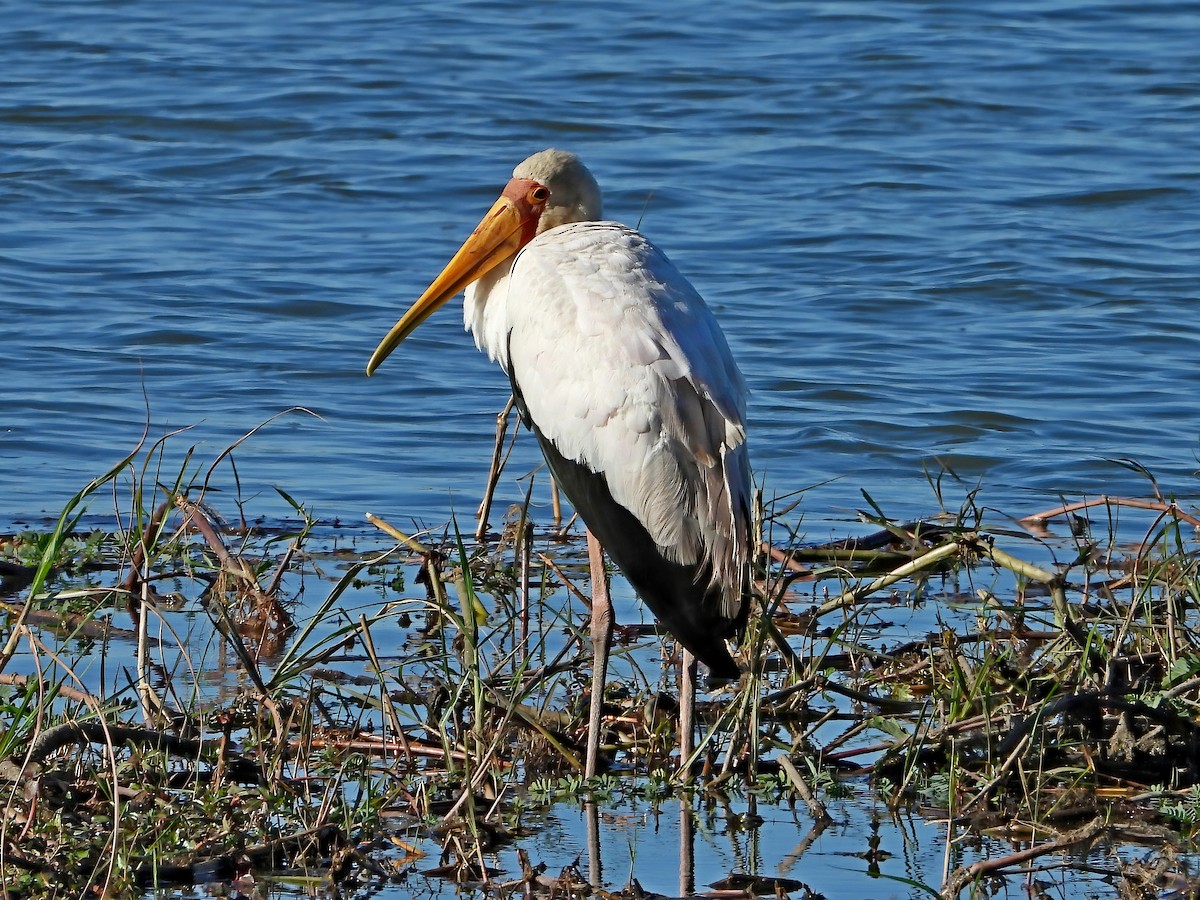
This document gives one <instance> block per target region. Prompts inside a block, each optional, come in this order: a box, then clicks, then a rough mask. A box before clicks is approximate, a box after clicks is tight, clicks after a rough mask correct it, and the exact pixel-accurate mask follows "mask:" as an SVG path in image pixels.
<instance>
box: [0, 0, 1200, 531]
mask: <svg viewBox="0 0 1200 900" xmlns="http://www.w3.org/2000/svg"><path fill="white" fill-rule="evenodd" d="M963 6H964V8H962V9H955V8H953V7H948V6H945V5H941V4H935V3H862V4H836V3H834V4H818V5H813V6H808V7H804V8H803V9H800V8H793V7H792V6H790V5H787V4H782V5H780V4H772V3H751V4H738V5H736V6H733V7H730V6H729V5H719V4H708V3H699V2H696V3H686V4H678V5H676V6H675V7H673V8H672V10H671V11H669V12H668V11H657V10H656V9H654V8H652V5H646V4H635V3H620V2H616V3H612V2H610V3H605V4H586V3H585V4H582V5H581V4H543V5H539V6H537V7H536V8H532V9H525V10H524V11H522V12H521V14H520V15H513V14H512V13H511V12H510V11H506V10H504V9H501V8H497V6H496V5H494V4H484V3H452V4H446V3H436V4H434V3H428V4H407V5H403V6H400V5H398V6H396V7H395V8H388V7H384V6H377V5H374V4H364V3H343V2H337V3H332V2H330V3H308V4H303V5H301V6H299V7H295V8H294V7H292V6H285V5H277V4H271V3H230V4H196V5H192V4H172V5H171V6H170V7H169V8H168V7H165V6H163V5H161V4H154V3H149V2H128V3H69V2H68V3H58V4H46V5H36V4H16V5H9V6H8V8H6V10H5V20H6V23H7V24H6V27H5V29H4V31H3V34H0V52H2V53H3V58H4V59H5V61H6V63H5V72H4V76H3V77H4V81H5V88H4V90H3V92H2V93H0V133H2V134H3V135H4V141H3V144H4V147H5V150H4V152H3V155H2V157H0V159H2V168H3V173H2V174H3V180H2V181H0V309H2V312H3V318H4V326H3V335H4V337H3V347H4V350H5V352H4V355H3V363H2V364H0V365H2V368H0V374H2V375H3V379H2V382H0V383H2V385H3V387H2V388H0V409H2V419H0V518H2V519H4V520H15V519H21V518H22V517H31V516H37V515H39V514H43V513H50V514H53V513H56V512H57V511H58V509H59V508H60V507H61V505H62V504H63V503H64V502H65V501H66V499H67V498H69V497H70V496H71V494H73V493H74V492H75V490H77V489H78V488H79V487H81V486H82V485H83V484H84V483H85V482H86V481H87V480H88V479H89V478H90V477H91V476H93V475H95V474H98V473H99V472H100V471H102V470H103V469H104V468H106V467H107V465H109V464H110V463H112V462H114V461H115V460H117V459H119V458H120V457H121V456H123V455H124V453H125V452H127V451H128V450H129V449H130V448H132V446H133V445H134V443H135V441H136V439H137V437H138V436H139V435H140V433H141V430H142V427H143V424H144V422H145V421H146V420H147V418H148V420H149V422H150V430H151V435H152V436H157V435H161V434H162V433H163V432H164V431H165V430H167V429H171V428H176V427H180V426H189V425H195V426H197V427H196V428H195V429H194V430H193V431H192V432H190V433H189V434H188V435H187V436H186V437H183V438H180V439H177V440H176V441H175V445H176V446H178V447H179V452H180V453H182V450H183V449H185V448H186V446H187V445H190V444H191V443H200V444H201V446H200V449H199V451H198V452H199V455H198V458H203V459H211V458H213V457H215V456H216V454H217V453H218V452H219V451H220V450H221V449H223V448H224V447H225V446H226V445H227V444H228V443H230V442H232V441H233V440H234V439H236V438H237V437H238V436H240V435H241V434H242V433H243V432H245V431H247V430H249V429H250V428H252V427H254V426H255V425H257V424H259V423H260V422H262V421H264V420H266V419H267V418H269V417H270V416H272V415H274V414H276V413H278V412H280V411H281V410H284V409H287V408H289V407H293V406H303V407H307V408H308V409H310V410H313V411H314V412H316V413H318V414H319V415H320V416H321V417H322V418H321V419H320V420H318V419H314V418H312V417H309V416H305V415H301V414H292V415H289V416H286V417H284V418H283V419H282V420H280V421H278V422H276V423H274V424H272V425H271V426H269V427H268V428H266V429H265V430H264V431H263V432H261V433H260V434H259V435H257V436H256V437H255V438H253V439H252V440H251V441H249V442H248V443H247V444H246V445H245V446H244V447H243V448H242V449H241V451H240V452H239V453H238V454H237V457H236V458H237V460H238V463H239V476H240V477H241V479H242V482H243V487H244V488H245V489H246V490H247V492H248V494H249V495H250V496H257V495H260V494H261V497H262V499H261V501H260V502H261V504H263V506H262V507H261V508H262V510H263V512H264V514H269V513H270V512H272V511H273V510H274V509H275V508H276V507H275V506H274V505H273V504H277V503H278V505H279V506H280V507H282V504H281V503H279V501H277V500H276V499H275V498H274V495H273V492H270V491H269V490H268V488H269V486H270V485H272V484H277V485H280V486H282V487H284V488H285V489H286V490H288V491H289V492H291V493H292V494H294V495H295V496H297V497H298V498H300V499H303V500H305V501H306V502H308V503H310V504H311V505H312V506H313V507H315V509H316V512H317V513H318V514H319V515H322V516H324V517H330V518H332V517H339V518H343V519H351V520H356V519H358V517H359V516H360V515H361V513H362V512H363V511H365V510H367V509H371V510H374V511H376V512H380V511H383V512H389V513H392V514H396V515H400V516H406V517H412V518H416V519H419V520H421V521H435V522H441V521H444V520H445V519H446V518H447V517H448V514H449V509H450V507H451V505H452V503H455V504H456V507H458V508H463V507H471V508H473V506H474V503H475V500H476V498H477V495H478V492H479V484H480V482H481V480H482V477H483V473H484V471H485V470H486V465H487V458H488V455H489V452H490V442H491V439H492V430H493V428H492V426H493V419H492V416H493V414H494V412H495V411H496V410H498V409H499V407H500V406H501V405H502V404H503V402H504V399H505V397H506V393H507V386H506V383H505V380H504V379H503V377H502V376H501V375H500V374H499V373H498V372H496V371H494V370H493V368H492V367H491V365H490V364H489V363H487V361H486V360H485V359H483V358H482V357H480V356H479V355H478V354H477V353H476V352H475V350H474V348H473V346H472V345H471V342H470V340H469V338H468V337H467V336H465V335H463V334H462V333H461V324H460V321H459V318H458V311H457V310H458V305H457V304H454V306H453V308H448V309H447V310H445V311H443V313H442V314H441V315H440V316H438V317H437V318H436V319H435V320H434V321H432V322H430V323H429V324H427V325H426V326H425V327H424V328H423V329H422V331H421V332H420V333H419V336H418V338H419V339H418V340H414V341H412V342H410V343H409V344H408V345H406V346H405V347H404V348H403V349H402V352H401V353H400V354H398V355H397V356H396V357H394V358H393V359H392V360H389V362H388V364H387V365H386V366H385V368H384V369H383V370H382V373H381V374H380V375H379V376H377V377H376V378H374V379H372V380H367V379H366V378H364V377H363V374H362V369H363V365H364V362H365V360H366V357H367V355H368V354H369V353H370V351H371V349H372V348H373V347H374V345H375V343H376V341H377V339H378V338H379V337H380V336H381V335H382V334H383V333H384V331H385V330H386V328H387V327H388V326H389V325H390V324H391V323H392V321H393V320H394V318H395V317H396V315H397V314H398V313H399V312H400V311H401V310H402V309H403V308H404V307H405V306H406V305H407V303H408V302H409V301H410V300H411V299H412V298H413V297H415V295H416V294H417V293H418V292H419V291H420V290H421V289H422V288H423V287H424V285H425V284H426V283H427V281H428V280H429V279H430V278H432V276H433V275H434V274H436V272H437V271H438V269H439V268H440V267H441V264H442V263H443V262H444V261H445V259H446V258H447V257H448V255H449V254H450V253H451V252H452V251H453V250H454V248H455V247H456V246H457V242H458V240H459V239H460V238H461V237H463V236H464V235H465V234H466V232H467V231H469V230H470V228H471V227H472V226H473V225H474V223H475V222H476V221H477V219H478V216H479V215H480V214H481V212H482V211H483V210H484V209H485V208H486V207H487V205H488V204H489V203H490V202H491V200H492V199H493V197H494V195H495V194H496V192H497V191H498V190H499V187H500V186H501V185H502V184H503V183H504V181H505V180H506V178H507V176H508V174H509V172H510V170H511V167H512V166H513V165H514V164H515V163H516V162H517V161H518V160H520V159H521V158H523V157H524V156H525V155H526V154H527V153H528V152H530V151H531V150H535V149H538V148H541V147H543V146H547V145H559V146H564V147H568V148H571V149H573V150H576V151H577V152H579V153H580V154H581V155H582V156H583V157H584V159H585V160H586V161H587V162H588V163H589V164H590V166H591V167H592V168H593V170H594V171H595V172H596V174H597V175H598V177H599V179H600V181H601V183H602V185H603V186H604V187H605V189H606V194H607V211H608V213H609V214H610V215H612V216H614V217H616V218H620V219H624V220H626V221H629V222H637V221H638V220H639V219H640V220H641V223H642V227H643V230H644V231H646V232H647V233H648V234H649V235H650V236H651V237H652V238H653V239H654V240H655V241H656V242H658V243H659V244H660V245H661V246H662V247H663V248H665V249H666V251H667V252H668V253H669V254H670V255H671V256H672V258H673V259H674V260H675V262H676V263H677V265H679V267H680V268H681V269H683V270H684V272H686V273H687V274H688V276H689V277H690V278H691V279H692V281H693V282H694V283H695V284H696V285H697V286H698V287H699V288H700V290H701V292H702V293H703V294H704V295H705V296H706V297H707V298H708V299H709V301H710V303H711V304H712V305H713V306H714V307H715V308H716V310H717V312H718V314H719V317H720V319H721V321H722V323H723V324H724V327H725V329H726V331H727V332H728V334H729V337H730V340H731V343H732V344H733V346H734V348H735V351H736V352H737V355H738V357H739V359H740V361H741V365H742V368H743V369H744V370H745V373H746V376H747V378H748V380H749V382H750V384H751V387H752V388H753V390H754V399H753V403H752V407H751V412H750V420H751V429H752V431H751V436H752V441H753V451H754V464H755V469H756V471H757V472H758V473H759V476H760V478H761V479H762V480H763V481H764V483H765V484H766V486H767V489H768V492H769V493H783V492H788V491H792V490H795V489H798V488H801V487H805V486H808V485H811V484H818V483H824V482H827V481H828V480H829V479H835V481H834V482H833V483H832V484H825V485H823V486H822V487H820V488H817V489H815V490H813V491H811V492H810V493H809V494H808V495H807V497H806V499H805V503H804V509H805V510H806V512H807V514H808V515H809V516H811V517H813V518H814V520H818V521H819V520H820V519H821V518H822V517H824V516H826V515H833V516H834V517H835V518H836V517H837V516H838V515H840V514H842V513H845V512H847V511H850V510H853V509H855V508H858V507H861V506H862V505H863V502H862V499H861V497H860V494H859V491H860V489H865V490H867V491H868V492H869V493H871V495H872V496H873V497H875V499H876V500H877V501H879V502H880V503H881V504H882V505H883V506H884V508H885V509H886V510H887V511H889V512H892V513H893V514H895V515H897V516H903V515H908V514H913V513H918V512H924V511H928V510H930V509H931V508H933V507H934V506H935V504H934V501H933V496H932V492H931V491H930V490H929V489H928V487H927V486H926V482H925V476H924V474H923V471H922V470H923V467H926V468H934V469H936V467H937V465H938V463H937V462H936V461H937V460H943V461H945V462H946V463H947V464H949V465H951V466H952V467H953V468H954V471H956V472H957V473H958V474H959V475H960V476H961V477H962V478H963V479H965V481H966V482H967V483H968V484H972V485H973V484H974V483H975V482H979V483H981V484H982V485H983V488H984V491H983V497H984V498H985V500H986V501H987V502H990V503H991V504H993V505H995V506H998V507H1001V508H1003V509H1005V510H1007V511H1011V512H1028V511H1032V509H1033V508H1035V507H1038V506H1041V505H1045V503H1046V502H1047V500H1050V501H1052V500H1053V499H1054V498H1055V497H1057V496H1058V495H1059V494H1066V495H1071V496H1075V495H1081V494H1095V493H1102V492H1103V493H1135V492H1136V493H1139V494H1144V493H1145V492H1146V489H1147V488H1146V485H1145V482H1144V481H1143V480H1142V479H1141V478H1140V477H1139V476H1137V475H1134V474H1133V473H1131V472H1129V471H1128V470H1126V469H1124V468H1122V467H1120V466H1119V465H1115V464H1113V463H1111V462H1108V461H1106V460H1108V459H1112V458H1133V459H1136V460H1138V461H1139V462H1141V463H1142V464H1144V465H1145V466H1147V467H1148V468H1149V469H1150V470H1152V471H1153V472H1154V473H1155V474H1156V475H1157V476H1158V478H1159V479H1160V481H1162V483H1163V485H1164V487H1165V488H1166V489H1167V490H1169V491H1171V492H1175V493H1178V494H1180V495H1181V496H1184V497H1194V496H1195V495H1196V494H1197V493H1198V492H1197V490H1196V482H1195V478H1194V471H1195V469H1196V456H1197V449H1198V447H1197V437H1198V435H1200V401H1198V399H1197V398H1198V395H1200V392H1198V390H1197V388H1198V387H1200V365H1198V364H1197V362H1198V359H1200V327H1197V325H1196V324H1195V317H1194V315H1193V310H1194V309H1195V308H1196V307H1195V301H1196V297H1197V293H1198V289H1197V281H1198V279H1197V274H1198V271H1200V262H1198V257H1200V213H1198V210H1200V197H1198V189H1200V127H1198V126H1197V121H1198V119H1197V114H1198V113H1200V79H1198V75H1197V73H1198V72H1200V9H1198V7H1197V6H1196V5H1195V4H1179V3H1161V4H1136V5H1121V4H1112V3H1074V2H1060V3H1042V2H1037V3H1011V4H964V5H963ZM537 459H538V457H537V455H536V449H535V448H534V447H533V446H532V442H531V441H528V440H526V441H524V442H522V446H521V447H519V448H518V457H517V463H516V464H514V467H513V469H512V470H511V471H512V472H513V473H514V479H515V476H516V474H523V473H524V472H526V471H528V470H529V469H531V468H533V467H534V466H535V465H536V463H537ZM505 490H506V491H507V492H508V493H509V494H511V495H512V496H519V495H520V492H521V489H520V487H519V486H518V485H517V484H516V483H515V480H514V481H506V483H505ZM264 492H265V493H264ZM454 498H457V499H456V501H455V500H454Z"/></svg>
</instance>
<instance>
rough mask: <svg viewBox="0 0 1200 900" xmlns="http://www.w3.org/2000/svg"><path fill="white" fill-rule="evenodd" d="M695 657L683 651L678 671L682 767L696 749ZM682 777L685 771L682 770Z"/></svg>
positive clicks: (688, 651) (680, 760) (680, 761)
mask: <svg viewBox="0 0 1200 900" xmlns="http://www.w3.org/2000/svg"><path fill="white" fill-rule="evenodd" d="M695 734H696V657H694V656H692V652H691V651H690V650H684V651H683V669H682V671H681V672H680V673H679V765H680V768H681V769H682V768H683V766H685V765H686V764H687V760H688V757H690V756H691V755H692V751H693V750H695V749H696V747H695V743H694V741H693V738H694V737H695ZM683 774H684V777H686V776H687V772H686V771H684V772H683Z"/></svg>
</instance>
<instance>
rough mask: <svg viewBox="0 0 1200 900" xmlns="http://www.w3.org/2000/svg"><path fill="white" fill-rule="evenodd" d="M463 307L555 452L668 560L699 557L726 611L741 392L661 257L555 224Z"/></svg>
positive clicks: (600, 229) (738, 498) (685, 287)
mask: <svg viewBox="0 0 1200 900" xmlns="http://www.w3.org/2000/svg"><path fill="white" fill-rule="evenodd" d="M464 315H465V319H466V324H467V327H468V328H470V329H471V331H472V332H473V333H474V335H475V340H476V343H477V344H478V345H479V346H480V347H481V348H482V349H484V350H486V351H487V353H488V354H489V355H490V356H491V357H492V358H493V359H495V360H496V361H497V362H499V363H500V365H501V366H503V367H504V368H505V369H506V370H509V371H510V372H511V374H512V375H513V376H514V378H515V380H516V382H517V383H518V384H519V385H520V387H521V392H522V394H523V396H524V401H525V405H526V407H527V409H528V411H529V414H530V416H531V417H532V419H533V421H534V422H535V423H536V424H537V426H538V428H539V429H541V431H542V433H543V434H544V435H545V436H546V437H547V438H548V439H550V440H551V441H552V442H553V443H554V445H555V446H556V447H557V448H558V450H559V452H560V453H562V454H563V456H565V457H567V458H568V459H572V460H574V461H576V462H580V463H582V464H584V465H586V466H587V467H588V468H590V469H591V470H592V471H595V472H599V473H602V474H603V475H604V476H605V479H606V481H607V483H608V486H609V490H610V492H611V493H612V496H613V498H614V499H615V500H616V501H617V502H618V503H620V504H621V505H622V506H624V507H625V508H626V509H628V510H629V511H630V512H632V513H633V514H634V515H635V516H636V517H637V518H638V520H639V521H640V522H641V523H642V524H643V525H644V526H645V528H646V530H647V531H648V532H649V533H650V535H651V536H652V537H653V538H654V540H655V542H656V543H657V544H658V546H659V549H660V550H661V551H662V552H663V554H664V555H665V556H666V557H667V558H668V559H670V560H672V561H675V562H680V563H685V564H694V563H697V562H699V561H701V560H703V559H708V560H710V561H711V563H712V565H713V580H714V582H715V583H718V584H720V585H721V586H722V587H723V588H724V589H725V590H726V591H728V592H729V593H728V595H727V596H726V604H725V605H726V608H727V609H728V610H731V611H732V610H736V609H737V608H738V604H740V590H741V584H742V581H743V577H744V576H743V573H744V569H745V566H746V563H747V559H746V554H747V546H748V535H749V521H748V518H749V516H748V509H749V506H750V476H749V466H748V462H747V455H746V446H745V440H746V433H745V411H746V410H745V405H746V401H745V397H746V387H745V383H744V382H743V380H742V376H741V373H740V372H739V371H738V369H737V365H736V364H735V363H734V360H733V355H732V353H731V352H730V350H729V346H728V344H727V343H726V341H725V337H724V335H723V334H722V332H721V330H720V328H719V326H718V325H717V323H716V320H715V319H714V318H713V316H712V313H711V312H710V311H709V309H708V307H707V306H706V305H705V304H704V301H703V300H702V299H701V298H700V295H699V294H698V293H697V292H696V290H695V289H694V288H693V287H692V286H691V284H689V283H688V281H687V280H686V279H685V278H684V277H683V276H682V275H681V274H680V273H679V271H678V270H677V269H676V268H675V267H674V266H673V265H672V264H671V262H670V261H669V260H668V259H667V258H666V257H665V256H664V255H663V254H662V253H661V252H660V251H659V250H657V249H656V248H655V247H654V246H653V245H652V244H651V243H650V242H649V241H647V240H646V239H645V238H644V237H642V236H641V235H640V234H638V233H637V232H635V231H632V230H630V229H628V228H626V227H624V226H622V225H618V224H616V223H613V222H583V223H577V224H572V225H564V226H561V227H559V228H555V229H553V230H551V231H547V232H545V233H543V234H541V235H539V236H538V237H537V238H535V239H534V240H533V241H531V242H530V243H529V244H528V245H527V246H526V247H525V249H524V250H522V251H521V253H520V254H519V255H518V256H517V258H516V260H515V262H514V263H513V266H512V269H511V270H510V271H508V272H501V273H498V274H496V275H493V276H492V277H489V278H486V279H484V280H483V281H481V282H479V283H478V284H477V285H475V286H473V289H468V292H467V301H466V305H465V307H464Z"/></svg>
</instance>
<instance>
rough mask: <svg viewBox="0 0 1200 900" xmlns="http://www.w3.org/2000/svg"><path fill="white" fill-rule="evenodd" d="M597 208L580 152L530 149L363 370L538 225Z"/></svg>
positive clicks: (582, 218) (553, 224) (591, 214)
mask: <svg viewBox="0 0 1200 900" xmlns="http://www.w3.org/2000/svg"><path fill="white" fill-rule="evenodd" d="M600 211H601V202H600V187H599V185H597V184H596V179H595V178H593V177H592V173H591V172H589V171H588V170H587V167H586V166H584V164H583V163H581V162H580V161H579V157H577V156H576V155H575V154H573V153H567V152H566V151H565V150H553V149H551V150H543V151H541V152H540V153H535V154H533V156H531V157H529V158H528V159H526V160H525V161H524V162H522V163H521V164H520V165H518V166H517V167H516V169H514V170H513V177H512V179H511V180H510V181H509V182H508V184H507V185H505V187H504V190H503V192H501V194H500V199H499V200H497V201H496V202H495V203H494V204H493V205H492V208H491V209H489V210H488V212H487V214H486V215H485V216H484V217H483V221H481V222H480V223H479V224H478V225H477V226H476V227H475V230H474V231H473V232H471V236H470V237H468V238H467V240H466V241H465V242H464V243H463V245H462V247H460V248H459V250H458V252H457V253H455V254H454V256H453V258H452V259H451V260H450V262H449V263H447V264H446V267H445V268H444V269H443V270H442V273H441V274H440V275H438V277H437V278H435V279H434V280H433V283H432V284H430V285H429V287H428V288H426V289H425V293H423V294H422V295H421V296H420V297H418V298H417V300H416V302H415V303H413V305H412V306H411V307H409V309H408V312H406V313H405V314H404V315H403V316H401V317H400V321H398V322H397V323H396V324H395V325H393V326H392V330H391V331H389V332H388V333H387V335H386V336H385V337H384V339H383V340H382V341H380V342H379V346H378V347H376V348H375V352H374V353H373V354H371V359H370V362H368V363H367V374H368V375H370V374H372V373H373V372H374V371H375V370H376V369H377V368H378V367H379V364H380V363H382V362H383V361H384V360H385V359H386V358H387V356H388V354H390V353H391V352H392V351H393V350H395V349H396V348H397V347H398V346H400V343H401V342H402V341H403V340H404V339H405V338H407V337H408V336H409V335H410V334H412V333H413V332H414V331H415V330H416V328H417V326H418V325H420V324H421V323H422V322H424V321H425V320H426V319H427V318H429V316H430V315H432V314H433V313H434V312H435V311H436V310H437V309H438V308H439V307H441V306H442V304H444V303H445V302H446V301H447V300H449V299H450V298H451V297H453V296H454V295H455V294H457V293H458V292H459V291H462V290H463V289H464V288H466V286H467V285H469V284H471V283H472V282H474V281H478V280H479V279H480V278H482V277H483V276H484V275H486V274H487V273H488V272H490V271H492V269H494V268H496V267H497V266H499V265H500V264H501V263H504V262H506V261H509V260H511V259H512V258H513V257H514V256H515V255H516V254H517V252H518V251H519V250H520V249H521V248H522V247H524V246H525V245H526V244H528V243H529V242H530V241H531V240H533V239H534V238H535V237H537V236H538V235H539V234H541V233H542V232H543V231H549V230H550V229H551V228H557V227H558V226H559V225H566V224H568V223H571V222H587V221H592V220H595V219H599V218H600V214H601V212H600Z"/></svg>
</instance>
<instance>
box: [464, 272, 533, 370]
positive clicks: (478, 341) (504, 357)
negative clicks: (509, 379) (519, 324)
mask: <svg viewBox="0 0 1200 900" xmlns="http://www.w3.org/2000/svg"><path fill="white" fill-rule="evenodd" d="M518 252H519V251H518ZM516 258H517V254H516V253H514V254H513V255H512V256H510V257H509V258H508V259H506V260H505V261H504V262H502V263H500V265H498V266H496V268H494V269H492V270H491V271H490V272H488V273H487V274H485V275H484V276H483V277H482V278H480V279H479V280H478V281H476V282H475V283H474V284H471V285H469V286H468V287H467V292H466V295H465V297H464V299H463V324H464V325H465V326H466V328H467V330H468V331H469V332H471V334H472V336H473V337H474V338H475V346H476V347H478V348H479V349H480V350H483V351H484V352H486V353H487V355H488V357H489V358H490V359H492V360H494V361H495V362H497V363H499V364H500V366H501V368H503V369H504V370H505V371H506V372H507V371H508V331H509V327H510V326H509V317H508V296H507V295H508V284H507V282H508V276H509V274H510V273H511V272H512V267H513V262H514V261H515V260H516Z"/></svg>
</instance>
